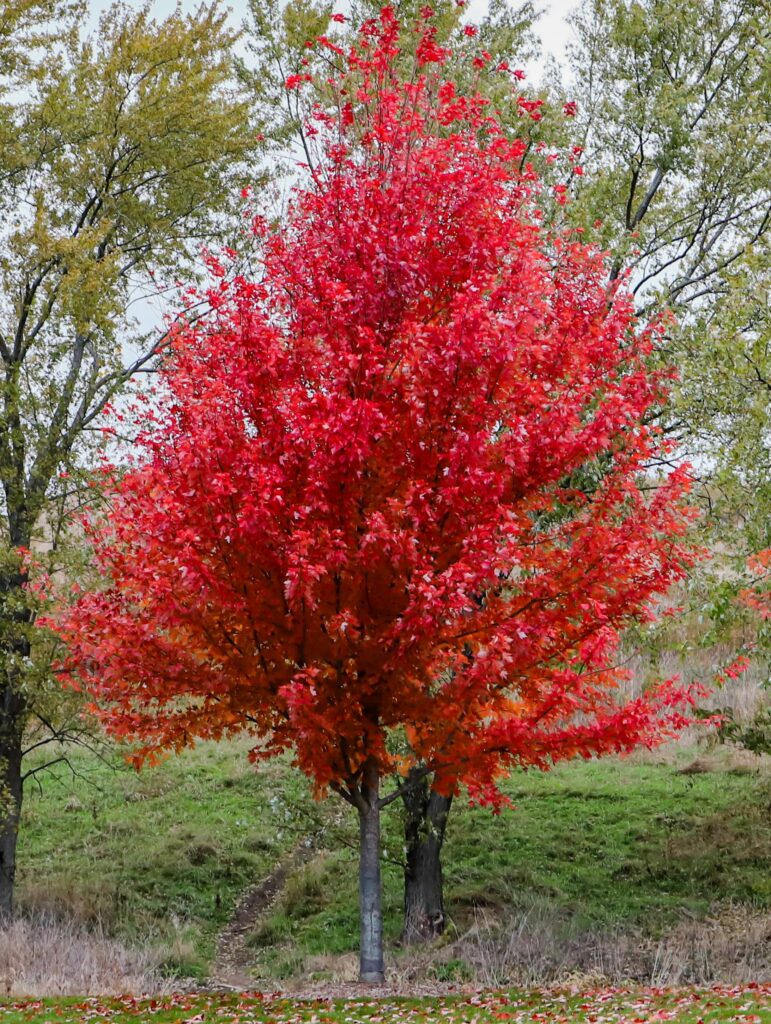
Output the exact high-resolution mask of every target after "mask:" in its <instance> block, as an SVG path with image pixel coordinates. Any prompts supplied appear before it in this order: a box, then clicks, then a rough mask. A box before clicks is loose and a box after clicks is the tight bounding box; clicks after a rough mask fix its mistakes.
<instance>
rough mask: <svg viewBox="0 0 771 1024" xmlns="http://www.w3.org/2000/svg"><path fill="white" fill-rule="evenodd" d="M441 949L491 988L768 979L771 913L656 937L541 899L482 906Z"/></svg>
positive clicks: (729, 916)
mask: <svg viewBox="0 0 771 1024" xmlns="http://www.w3.org/2000/svg"><path fill="white" fill-rule="evenodd" d="M437 954H438V956H437ZM437 954H435V957H437V959H441V960H446V959H447V958H448V957H451V958H453V961H455V959H456V958H457V961H460V962H462V963H464V964H465V965H467V966H468V968H469V970H470V972H471V974H472V975H473V978H474V980H475V981H476V982H477V983H480V984H482V985H484V986H486V987H490V988H500V987H505V986H507V985H517V986H523V987H530V986H536V987H537V986H543V985H551V984H566V983H567V984H570V983H573V982H575V981H576V979H581V983H582V984H585V983H586V982H587V981H588V980H591V982H592V984H598V985H600V984H606V985H618V984H624V983H629V982H634V983H638V984H645V985H654V986H671V985H686V984H688V985H705V984H711V983H721V984H729V985H741V984H746V983H749V982H753V981H757V982H767V981H771V911H768V910H759V909H755V908H751V907H745V906H727V907H723V908H721V909H720V910H719V911H718V912H716V913H715V914H713V916H711V917H709V918H705V919H703V920H695V919H694V920H690V919H689V920H683V921H680V922H678V923H677V924H676V925H675V926H674V927H673V928H671V929H670V931H669V932H668V933H667V934H666V935H664V936H663V937H662V938H661V939H659V940H652V939H649V938H644V937H643V936H641V935H639V934H636V933H633V932H622V931H620V930H619V931H616V932H596V931H592V930H589V929H587V928H585V927H582V926H581V925H580V924H579V923H577V922H575V921H572V920H571V919H570V918H569V917H566V916H565V915H564V914H561V913H559V912H557V911H555V910H553V909H551V908H549V907H546V906H541V905H538V904H534V905H533V906H531V907H528V908H525V909H510V910H506V911H504V912H502V913H500V914H499V915H498V916H497V917H492V916H491V915H490V914H489V913H488V912H487V911H485V910H478V911H477V912H476V916H475V922H474V925H473V926H472V928H471V929H469V931H468V932H467V933H466V934H465V935H464V936H463V937H462V938H460V939H458V940H457V941H456V942H454V943H452V944H451V945H450V946H446V947H444V949H443V950H440V951H437ZM426 966H427V965H426Z"/></svg>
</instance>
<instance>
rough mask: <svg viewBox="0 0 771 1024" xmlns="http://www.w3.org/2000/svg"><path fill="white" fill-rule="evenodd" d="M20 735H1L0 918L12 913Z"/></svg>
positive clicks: (19, 798) (19, 793)
mask: <svg viewBox="0 0 771 1024" xmlns="http://www.w3.org/2000/svg"><path fill="white" fill-rule="evenodd" d="M21 758H22V747H21V735H20V734H18V731H16V732H13V731H11V732H9V731H7V730H3V733H2V735H0V920H2V919H3V918H8V917H10V916H11V914H12V913H13V894H14V882H15V879H16V841H17V839H18V836H19V817H20V814H21V799H22V775H21Z"/></svg>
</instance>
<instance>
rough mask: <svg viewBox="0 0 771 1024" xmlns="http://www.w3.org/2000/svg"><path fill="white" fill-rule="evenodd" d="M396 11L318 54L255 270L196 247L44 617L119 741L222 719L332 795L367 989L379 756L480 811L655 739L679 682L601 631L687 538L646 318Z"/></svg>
mask: <svg viewBox="0 0 771 1024" xmlns="http://www.w3.org/2000/svg"><path fill="white" fill-rule="evenodd" d="M398 33H399V24H398V22H397V19H396V18H395V16H394V14H393V12H392V11H391V10H390V9H389V8H385V9H384V10H383V12H382V14H381V17H380V18H379V19H378V20H376V21H373V22H368V23H367V24H366V25H365V26H364V27H363V29H362V34H361V38H360V42H359V44H358V46H357V47H356V48H355V50H354V51H352V52H351V53H350V54H347V55H345V56H344V57H343V56H341V55H340V54H336V55H335V56H336V58H337V59H339V60H343V61H344V64H345V69H344V76H345V77H344V79H343V80H344V82H345V86H344V87H342V86H341V87H340V89H339V90H338V99H339V102H338V105H337V107H336V108H335V109H332V111H331V112H330V111H329V110H321V109H317V111H316V115H315V119H314V125H313V128H314V130H315V131H316V132H318V137H319V139H320V140H321V143H320V145H321V149H322V152H323V158H322V159H321V161H320V163H319V166H318V167H317V168H316V169H315V170H314V171H313V172H312V173H311V174H310V175H309V177H310V181H309V184H308V186H307V187H306V188H302V189H299V190H297V192H296V194H295V197H294V200H293V204H292V206H291V210H290V212H289V214H288V217H287V219H286V222H285V224H284V225H283V226H282V227H280V228H277V229H273V228H268V227H267V226H266V225H265V224H264V223H263V222H260V221H259V220H257V221H255V231H256V233H257V235H259V236H260V245H261V250H260V251H261V272H260V274H259V275H256V276H255V277H254V279H252V280H246V279H244V278H243V277H236V278H235V279H234V280H231V281H228V280H227V274H226V272H225V268H219V269H218V268H217V267H216V264H215V272H217V273H218V274H221V275H222V277H221V281H220V283H219V285H218V287H217V288H216V289H214V290H213V291H212V293H211V295H210V299H211V301H212V302H213V304H214V305H215V307H216V308H215V312H214V313H213V315H212V316H211V317H210V318H208V320H207V321H206V322H205V323H200V322H199V323H198V324H197V325H196V326H191V327H189V328H187V329H184V330H182V331H181V332H180V333H179V334H178V335H177V336H176V338H175V340H174V343H173V351H172V353H171V355H170V357H169V359H168V360H167V361H166V363H165V366H164V369H163V378H164V381H165V385H166V388H167V391H168V401H167V402H166V404H165V406H164V408H163V410H162V412H161V413H160V414H159V416H158V422H157V423H156V425H155V428H154V429H152V430H149V431H146V432H145V433H144V434H143V435H142V436H141V437H140V441H139V446H140V451H141V456H140V458H139V459H138V461H137V462H136V464H135V465H133V466H132V467H131V468H130V469H129V470H128V471H126V472H123V473H116V474H115V475H114V478H113V480H112V482H111V485H110V488H111V507H110V511H109V514H108V515H107V516H106V517H104V518H95V519H94V520H93V521H92V522H91V524H90V526H89V533H90V537H91V540H92V542H93V545H94V548H95V552H96V558H97V560H98V564H99V566H100V567H101V570H102V572H103V575H104V588H103V589H102V590H100V591H99V592H94V593H88V594H84V595H81V596H79V598H78V599H77V600H76V601H75V603H74V604H73V605H72V606H71V607H70V608H69V609H68V610H64V611H62V612H61V614H60V616H59V618H58V621H57V623H56V625H55V628H56V629H57V630H58V632H59V634H60V635H61V636H62V637H63V638H64V640H65V641H66V643H67V646H68V651H69V653H68V657H67V662H66V665H65V667H64V669H63V672H64V674H65V676H66V677H67V678H69V679H70V680H71V681H72V682H73V683H74V684H75V685H78V686H82V687H83V688H85V689H86V690H88V691H89V692H90V693H92V694H93V696H94V698H95V699H96V701H97V704H98V707H99V709H100V714H101V715H102V717H103V719H104V721H105V723H106V725H107V727H108V728H109V730H110V731H111V732H112V733H114V734H115V735H117V736H120V737H125V738H127V739H129V740H131V741H132V742H134V743H136V744H138V750H137V755H136V757H137V760H138V761H141V760H142V759H143V758H145V757H146V756H148V755H152V754H153V752H157V751H162V750H169V749H173V750H180V749H182V748H184V747H185V746H188V745H191V744H193V743H194V741H195V740H196V739H197V738H207V739H211V738H213V739H219V738H221V737H224V736H226V735H229V734H234V733H237V732H240V731H242V730H246V731H248V732H249V733H251V734H252V735H253V736H254V737H255V738H256V743H255V747H254V750H253V752H252V755H253V757H254V759H255V760H258V759H262V758H268V757H271V756H273V755H275V754H277V753H279V752H280V751H284V750H291V751H292V752H293V753H294V757H295V760H296V763H297V764H298V765H299V767H300V768H301V769H302V771H303V772H305V774H306V775H307V776H309V777H310V778H311V779H312V780H313V781H314V783H315V785H316V787H317V789H318V792H319V793H320V794H323V793H324V792H326V791H327V790H333V791H334V792H336V793H338V794H339V795H341V796H342V797H343V798H344V799H345V800H347V801H348V802H349V803H350V804H352V805H353V806H354V807H355V808H356V809H357V811H358V815H359V820H360V835H361V857H360V904H361V976H362V978H363V979H365V980H379V979H382V976H383V955H382V939H381V912H380V876H379V822H380V811H381V808H383V807H384V806H385V805H386V804H388V803H390V802H391V801H392V800H394V799H395V798H396V797H397V796H398V795H399V793H400V783H399V782H398V781H397V782H396V783H395V784H394V786H393V788H391V789H390V790H389V791H387V792H386V791H384V790H383V788H382V783H383V780H384V779H386V778H396V779H397V780H398V779H399V778H401V779H406V778H407V773H408V772H409V771H410V769H413V771H412V773H411V777H414V775H415V771H414V769H415V768H417V769H418V772H419V773H426V772H434V773H435V775H436V782H435V785H437V786H438V787H439V788H441V787H443V786H444V787H445V788H454V787H457V786H458V785H460V784H464V785H466V786H467V787H468V789H469V791H470V793H471V796H472V798H474V799H475V800H478V801H483V802H490V803H492V804H494V805H496V804H497V803H498V802H499V801H500V796H499V793H498V789H497V785H496V782H497V780H499V779H500V777H501V776H502V775H503V774H505V772H506V771H507V770H508V769H510V768H511V767H512V766H515V765H536V766H539V767H548V766H549V765H550V764H552V763H554V762H555V761H557V760H560V759H563V758H568V757H572V756H575V755H576V754H580V755H583V756H591V755H592V754H598V753H602V752H605V751H610V750H614V751H623V750H628V749H631V748H632V747H634V746H636V745H637V744H640V743H652V742H656V741H658V740H660V739H661V738H663V737H665V736H667V735H669V734H671V732H672V731H674V730H677V729H678V728H680V727H681V726H682V725H683V724H684V722H685V718H684V717H683V710H682V709H683V707H684V705H685V704H687V701H688V699H689V698H688V694H687V693H685V692H684V691H682V690H679V689H677V688H676V687H675V686H674V684H665V685H662V686H661V687H659V688H656V689H654V690H651V691H650V692H648V693H646V694H645V695H644V696H642V697H639V698H637V699H634V700H630V701H628V702H626V703H624V702H622V701H620V700H619V698H618V696H617V687H618V683H619V680H620V679H621V678H623V672H622V670H620V669H619V668H618V667H617V665H616V662H617V660H618V659H617V651H618V642H619V631H620V630H622V629H623V628H624V627H625V626H627V625H628V624H629V623H631V622H633V621H636V620H638V621H639V620H642V619H646V618H648V617H650V616H651V615H652V611H651V608H652V604H653V602H654V599H655V598H656V596H657V595H661V594H663V593H664V592H665V591H666V590H667V589H668V588H669V586H670V585H671V584H672V583H673V581H676V580H679V579H681V578H683V576H684V575H685V574H686V572H687V569H688V566H689V564H690V563H691V561H692V557H693V556H692V553H691V552H690V551H689V549H688V547H687V545H686V543H685V541H684V539H683V538H684V533H685V530H686V527H687V524H688V521H689V518H690V512H689V510H688V508H687V506H686V505H685V503H684V494H685V492H686V490H687V481H688V474H687V471H686V469H685V468H684V467H683V468H679V469H676V470H675V471H674V472H672V473H671V474H670V475H669V476H668V477H667V478H666V479H661V480H659V481H658V484H657V485H656V486H654V485H653V483H652V481H651V478H650V474H649V473H648V472H646V466H648V465H649V464H650V462H651V460H652V459H654V458H655V457H657V456H660V455H661V453H662V451H663V450H664V449H665V445H664V442H663V441H662V439H661V437H660V436H659V435H658V433H657V432H656V430H655V428H654V427H652V426H651V425H649V424H650V422H651V420H652V417H651V415H650V413H651V410H652V409H653V408H654V407H655V406H656V405H657V404H658V403H660V402H661V401H662V399H663V397H664V395H665V390H666V381H665V379H664V377H663V376H661V375H659V374H656V373H653V372H651V371H650V370H649V368H648V366H647V361H648V356H649V354H650V352H651V348H652V346H653V345H654V343H655V340H656V336H657V332H658V330H659V328H658V327H657V326H656V325H648V326H643V325H639V324H637V323H636V322H635V318H634V315H633V311H632V303H631V300H630V299H629V297H628V295H627V294H626V293H625V292H624V290H623V288H622V287H619V286H618V285H617V284H614V285H610V284H609V281H608V274H607V269H606V262H605V259H604V258H603V255H602V254H600V253H598V252H596V251H594V250H593V249H591V248H590V247H587V246H586V245H584V244H581V242H580V241H579V240H578V239H577V238H576V236H574V235H568V234H560V233H559V232H551V233H549V232H547V231H546V230H545V229H543V228H542V227H541V226H539V216H538V210H537V206H538V191H539V186H538V182H537V181H536V180H535V178H534V175H533V173H532V171H531V170H530V169H528V168H527V167H525V168H524V170H521V169H520V164H521V163H522V158H523V149H524V147H523V145H522V144H521V143H519V142H518V141H516V140H514V141H511V140H508V139H507V138H506V137H505V136H504V134H503V132H502V130H501V128H500V125H499V124H498V122H497V120H496V118H495V116H494V114H492V113H491V112H490V111H489V110H488V108H487V107H486V105H485V103H484V101H482V100H481V99H480V98H479V97H474V96H469V97H464V96H460V95H457V94H456V91H455V88H454V87H453V85H452V84H451V83H442V82H441V80H440V77H439V76H440V65H441V61H442V59H443V51H441V49H439V48H438V47H436V46H435V44H433V41H432V40H433V37H432V34H431V31H430V29H428V28H425V27H424V45H422V46H421V47H419V48H418V57H417V68H416V73H415V74H414V75H413V76H412V77H409V76H407V78H408V80H404V78H400V76H399V73H398V71H397V67H398V66H399V61H398V59H397V58H398V57H399V47H398V41H397V40H398ZM438 66H439V67H438ZM352 80H355V81H356V82H358V86H357V89H356V91H355V94H353V95H352V94H351V91H350V90H351V81H352ZM292 84H293V85H296V84H297V83H292ZM354 133H355V137H356V146H355V147H353V146H351V145H349V140H350V139H351V138H353V136H354ZM404 784H406V783H402V785H404Z"/></svg>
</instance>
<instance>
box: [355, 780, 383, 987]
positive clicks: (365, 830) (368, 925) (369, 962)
mask: <svg viewBox="0 0 771 1024" xmlns="http://www.w3.org/2000/svg"><path fill="white" fill-rule="evenodd" d="M379 788H380V778H379V775H378V766H377V764H376V763H375V762H374V761H368V762H367V764H366V766H365V768H364V779H363V783H362V787H361V796H362V803H361V805H360V807H359V842H360V846H359V917H360V922H361V943H360V947H359V980H360V981H363V982H367V983H369V984H379V983H380V982H382V981H384V980H385V970H384V967H383V908H382V888H381V881H380V806H379V804H378V799H379Z"/></svg>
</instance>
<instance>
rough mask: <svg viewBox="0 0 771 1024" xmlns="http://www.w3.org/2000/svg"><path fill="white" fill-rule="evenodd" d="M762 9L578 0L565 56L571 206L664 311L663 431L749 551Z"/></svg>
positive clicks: (758, 493)
mask: <svg viewBox="0 0 771 1024" xmlns="http://www.w3.org/2000/svg"><path fill="white" fill-rule="evenodd" d="M769 13H771V9H770V8H769V5H768V2H767V0H707V2H704V0H586V2H585V3H584V4H583V5H582V6H581V8H580V10H579V13H578V16H577V18H576V22H575V24H576V29H577V37H578V39H577V43H576V45H575V46H574V47H573V49H572V50H571V52H570V54H569V59H570V65H571V70H572V76H573V80H574V81H573V84H572V85H571V87H570V89H571V96H572V98H574V99H575V100H577V102H578V115H577V117H576V120H575V124H574V128H575V139H574V141H575V143H577V144H580V145H581V146H583V149H584V152H583V153H582V157H581V159H582V163H583V168H584V171H585V173H584V174H583V176H582V177H577V176H573V178H572V180H571V185H572V190H573V194H574V202H573V204H572V205H571V208H570V212H569V216H570V217H571V218H572V219H573V220H574V221H575V222H576V223H578V224H581V225H582V226H583V227H584V228H586V229H591V228H592V226H593V225H594V224H595V222H596V221H598V220H600V221H601V222H602V224H601V227H600V228H599V231H598V235H599V238H600V239H601V241H602V242H603V243H604V244H605V245H606V246H607V247H608V248H609V249H610V250H611V251H612V252H613V253H614V258H615V264H614V272H615V273H620V272H621V271H622V270H627V271H629V273H630V274H631V284H632V287H633V288H634V291H635V294H636V296H637V300H638V305H639V308H640V310H641V311H642V312H643V313H647V312H651V311H653V310H656V309H662V308H664V307H668V308H670V309H671V310H672V311H673V312H674V313H675V316H676V318H677V323H676V324H675V325H673V327H672V330H671V332H670V336H669V342H668V345H667V346H666V347H665V348H664V349H663V350H662V352H661V353H660V357H661V359H662V360H664V361H668V362H669V363H671V364H673V365H675V366H676V367H677V368H678V370H679V373H680V380H679V383H678V386H677V388H676V391H675V400H674V403H673V405H672V407H671V409H670V417H669V422H668V429H669V430H671V431H673V432H676V433H677V436H678V437H679V439H680V441H681V444H682V447H683V449H684V450H685V451H686V452H687V453H688V454H690V455H691V457H692V458H693V459H694V461H695V464H696V467H697V471H698V472H699V473H700V475H701V476H702V477H703V480H704V482H705V492H704V495H705V498H706V497H709V498H711V499H712V501H713V505H714V499H715V498H716V497H717V498H718V499H719V504H720V508H713V511H715V512H716V513H717V512H720V511H721V510H724V511H725V516H724V517H722V518H721V517H719V516H713V517H712V519H711V520H710V522H711V523H712V524H714V525H716V526H717V527H718V529H720V530H721V531H724V530H725V528H726V524H727V521H730V520H733V521H734V522H735V521H736V516H737V513H740V514H741V519H742V520H743V522H742V526H743V527H744V528H745V531H744V532H745V537H746V540H747V544H748V545H749V549H750V550H752V549H753V548H758V547H763V546H765V543H764V542H767V541H768V540H769V534H768V530H769V511H770V510H771V491H769V480H771V473H770V472H769V470H771V451H770V449H769V443H768V438H769V429H771V402H770V401H769V397H770V396H771V390H770V389H769V381H770V380H771V349H770V348H769V330H768V315H767V311H768V286H769V259H768V255H769V248H768V246H769V227H771V188H769V177H768V159H767V154H768V147H769V143H770V142H771V133H770V132H769V127H768V126H769V113H770V112H771V74H769V67H771V64H769V59H768V58H769V52H768V44H769V28H768V26H769ZM551 85H552V89H553V91H554V93H555V95H560V94H561V93H564V92H565V87H564V86H561V85H560V84H559V81H558V79H557V78H556V77H555V76H552V81H551ZM707 484H708V485H709V488H708V489H707V486H706V485H707Z"/></svg>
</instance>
